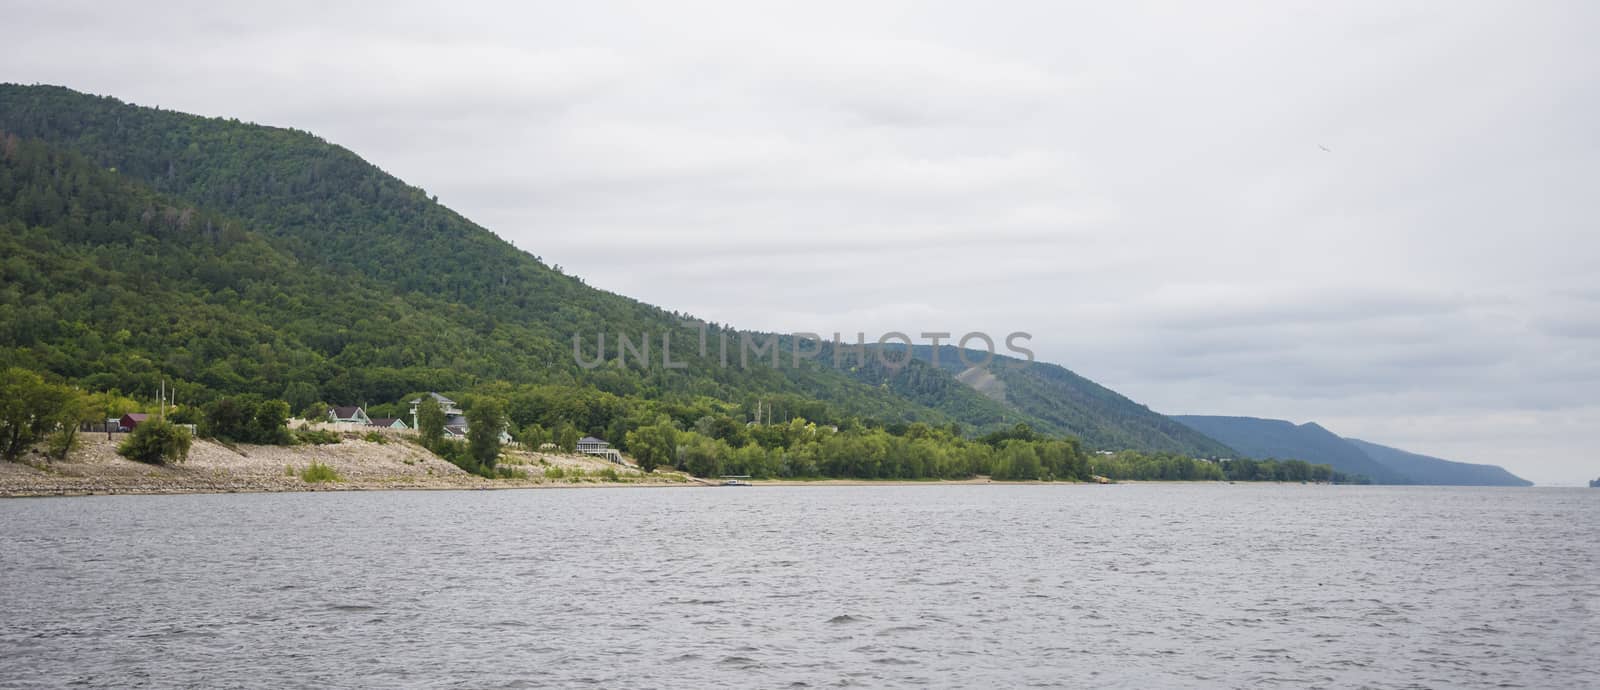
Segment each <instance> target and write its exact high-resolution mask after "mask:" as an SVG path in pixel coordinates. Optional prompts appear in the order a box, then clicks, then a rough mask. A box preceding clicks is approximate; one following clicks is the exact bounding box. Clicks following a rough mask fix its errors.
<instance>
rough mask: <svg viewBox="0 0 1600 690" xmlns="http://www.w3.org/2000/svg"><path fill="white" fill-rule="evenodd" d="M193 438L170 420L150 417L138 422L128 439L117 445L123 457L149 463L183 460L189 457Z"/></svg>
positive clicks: (158, 463)
mask: <svg viewBox="0 0 1600 690" xmlns="http://www.w3.org/2000/svg"><path fill="white" fill-rule="evenodd" d="M191 443H193V439H191V438H189V432H188V430H186V429H184V428H182V427H179V426H177V425H174V424H173V423H172V422H168V421H164V420H159V419H151V420H148V421H145V422H144V423H142V424H140V425H139V426H138V427H137V428H135V429H134V430H133V433H132V434H129V435H128V440H126V441H123V442H122V445H120V446H117V452H118V453H120V454H121V455H122V456H123V457H125V458H127V459H129V460H134V461H137V462H142V463H145V464H149V465H165V464H167V463H169V462H183V461H184V460H186V459H188V457H189V446H190V444H191Z"/></svg>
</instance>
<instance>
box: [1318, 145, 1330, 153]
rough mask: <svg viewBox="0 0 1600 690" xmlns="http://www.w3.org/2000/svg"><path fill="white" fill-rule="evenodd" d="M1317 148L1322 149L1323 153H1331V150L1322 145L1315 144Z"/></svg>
mask: <svg viewBox="0 0 1600 690" xmlns="http://www.w3.org/2000/svg"><path fill="white" fill-rule="evenodd" d="M1317 148H1319V149H1322V150H1323V151H1326V152H1328V153H1333V149H1330V148H1328V147H1326V146H1323V145H1322V144H1317Z"/></svg>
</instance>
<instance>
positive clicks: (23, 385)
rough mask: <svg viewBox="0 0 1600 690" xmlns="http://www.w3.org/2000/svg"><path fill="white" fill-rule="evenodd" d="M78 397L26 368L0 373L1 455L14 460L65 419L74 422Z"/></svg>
mask: <svg viewBox="0 0 1600 690" xmlns="http://www.w3.org/2000/svg"><path fill="white" fill-rule="evenodd" d="M78 397H79V395H78V392H77V391H75V390H73V389H71V388H68V387H66V386H60V385H56V384H51V383H46V382H45V380H44V378H43V377H41V376H39V375H38V374H35V373H33V372H31V371H27V370H25V369H18V368H11V369H6V370H5V371H3V372H0V458H3V459H5V460H10V461H15V460H16V459H17V458H20V457H22V454H23V453H24V452H26V451H27V450H28V449H29V448H31V447H32V446H33V444H35V443H38V442H39V441H41V440H43V439H44V437H45V436H46V435H48V434H49V433H50V432H52V431H55V430H56V429H58V428H60V427H61V426H62V424H63V423H68V422H67V420H70V423H71V424H74V425H75V424H77V421H78V417H77V414H78V410H79V407H78V405H77V403H76V400H77V399H78Z"/></svg>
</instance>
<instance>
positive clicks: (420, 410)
mask: <svg viewBox="0 0 1600 690" xmlns="http://www.w3.org/2000/svg"><path fill="white" fill-rule="evenodd" d="M417 434H418V435H420V436H421V437H422V445H423V446H426V447H428V448H435V447H437V446H438V445H439V442H440V441H442V440H444V410H442V409H440V408H439V401H437V400H434V399H433V396H431V395H424V396H422V402H420V403H418V404H417Z"/></svg>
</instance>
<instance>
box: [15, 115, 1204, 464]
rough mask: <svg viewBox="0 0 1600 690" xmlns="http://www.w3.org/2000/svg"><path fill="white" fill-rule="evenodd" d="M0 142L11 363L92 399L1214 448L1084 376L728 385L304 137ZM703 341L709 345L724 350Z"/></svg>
mask: <svg viewBox="0 0 1600 690" xmlns="http://www.w3.org/2000/svg"><path fill="white" fill-rule="evenodd" d="M0 140H3V141H4V142H6V143H5V144H4V146H5V147H6V153H5V155H4V156H0V160H3V165H0V245H3V247H4V250H5V251H4V259H3V260H0V273H3V277H4V284H3V285H4V287H3V289H0V321H3V322H4V323H6V324H7V325H8V326H10V327H9V328H7V329H5V332H4V333H0V365H14V366H22V367H25V368H29V369H34V370H39V371H46V372H50V373H52V374H54V375H56V376H60V377H62V378H65V379H68V380H71V381H74V382H77V383H79V384H80V385H83V386H85V387H88V388H93V389H97V390H105V389H118V390H121V391H124V392H129V393H134V394H141V395H148V394H149V392H150V391H152V390H154V388H155V387H156V386H157V385H158V383H159V382H160V381H161V380H163V379H166V380H168V381H169V382H173V383H174V384H175V386H176V389H177V395H178V397H179V399H180V400H189V401H204V400H207V399H211V398H214V397H215V396H218V395H223V394H235V393H254V394H260V395H264V396H271V397H281V398H286V399H291V400H292V399H295V398H299V399H305V398H310V399H314V400H321V401H326V402H331V403H344V404H348V403H360V402H372V403H382V402H391V401H396V400H398V399H400V398H401V397H403V396H405V395H407V394H409V393H413V392H415V391H421V390H441V391H470V390H476V389H482V388H484V387H498V389H502V390H503V389H505V388H506V387H507V386H511V387H516V386H529V385H547V386H564V387H573V388H582V389H592V390H595V391H598V392H603V393H605V394H607V395H614V396H628V397H630V398H635V399H648V400H661V401H680V402H684V401H708V400H709V401H723V403H722V404H723V409H724V410H725V411H726V412H727V413H729V414H732V415H733V416H735V417H738V416H743V417H745V418H750V416H751V415H752V414H753V413H754V410H755V408H756V406H757V405H758V404H760V405H762V406H763V409H764V410H773V411H776V412H778V413H779V414H780V415H782V416H783V417H801V416H803V417H806V418H807V419H810V420H812V421H820V422H839V421H844V420H846V419H849V418H861V419H871V420H877V421H879V422H882V423H910V422H924V423H927V424H930V425H935V426H946V425H949V424H951V423H955V424H959V425H961V427H962V428H963V430H964V431H966V432H967V433H980V432H983V431H986V430H993V429H999V428H1009V427H1010V426H1011V425H1014V424H1016V423H1018V422H1023V423H1027V424H1030V425H1031V426H1033V427H1034V428H1035V429H1038V430H1039V431H1041V432H1045V433H1050V434H1065V433H1074V434H1080V435H1082V436H1084V438H1085V439H1087V440H1088V443H1090V444H1091V445H1093V446H1096V447H1110V448H1132V449H1139V450H1152V451H1175V452H1193V453H1197V454H1214V451H1215V450H1216V449H1217V448H1220V446H1218V445H1217V444H1214V443H1208V442H1207V441H1208V440H1206V439H1204V438H1203V437H1200V436H1198V435H1197V434H1192V433H1190V434H1189V435H1188V436H1187V437H1185V436H1183V435H1182V434H1177V435H1174V434H1173V433H1172V432H1171V431H1170V430H1168V431H1161V432H1160V433H1153V432H1152V431H1151V430H1152V429H1161V428H1163V425H1165V426H1167V427H1177V428H1178V429H1180V430H1182V427H1181V426H1178V425H1175V424H1172V423H1171V422H1170V420H1164V419H1163V418H1160V417H1159V415H1155V414H1154V413H1151V412H1149V410H1147V409H1145V408H1143V407H1140V406H1137V405H1135V404H1133V403H1132V402H1131V401H1127V400H1126V399H1125V398H1122V397H1121V396H1118V395H1116V394H1115V393H1112V392H1111V391H1108V390H1105V389H1103V388H1099V387H1098V386H1094V385H1093V384H1092V383H1091V382H1087V381H1086V380H1082V379H1076V377H1072V378H1073V379H1074V381H1073V382H1072V385H1071V386H1067V387H1066V388H1065V389H1062V388H1060V387H1058V388H1050V387H1049V386H1047V385H1045V384H1038V385H1035V377H1032V376H1024V377H1021V378H1019V379H1017V382H1016V383H1015V384H1014V389H1015V390H1016V391H1017V392H1018V396H1019V397H1018V400H1019V401H1021V402H1020V403H1019V402H1011V401H1006V400H1005V399H1003V398H1002V399H995V398H993V397H992V396H985V395H984V394H982V393H980V392H979V391H977V390H974V389H973V388H971V387H969V386H968V385H965V384H963V383H962V382H961V381H958V380H957V379H956V377H955V375H954V374H955V373H957V372H950V371H947V370H944V369H941V368H936V367H933V366H930V365H928V364H926V363H923V362H920V361H919V362H913V363H912V364H911V365H910V366H907V367H905V368H903V369H899V370H889V369H886V368H884V367H882V366H879V365H876V364H874V363H871V362H869V363H868V364H866V365H860V366H852V367H846V368H843V369H835V368H833V367H832V366H831V364H826V365H825V364H822V363H818V362H809V363H802V365H801V366H800V367H798V368H795V367H791V366H789V362H788V358H787V357H784V358H783V359H784V366H782V367H780V368H776V369H774V368H770V367H767V366H754V367H751V368H748V369H745V368H741V367H739V366H738V365H737V363H736V361H737V356H735V357H734V358H733V359H734V360H735V364H734V365H733V366H727V367H724V366H722V365H721V364H720V362H719V358H718V356H717V353H716V352H715V348H713V350H712V352H710V353H708V355H707V356H704V357H702V356H700V355H699V354H698V353H697V352H696V348H695V347H693V346H692V345H693V344H697V343H698V341H699V338H700V330H699V328H698V327H697V326H694V325H689V324H686V323H684V320H685V319H687V318H688V317H687V316H686V315H682V314H678V313H674V312H670V311H667V310H664V309H661V308H658V307H654V306H651V305H648V304H644V303H642V302H639V301H637V300H634V299H630V298H627V297H623V296H620V295H616V294H612V293H609V292H605V291H602V290H598V289H595V288H592V287H589V286H587V285H585V284H584V283H583V281H582V280H581V279H580V278H577V277H573V276H569V275H565V274H563V273H562V272H560V271H559V270H556V269H554V268H551V267H550V266H547V265H546V264H545V263H543V262H542V261H541V260H540V259H539V258H538V257H536V256H532V255H530V254H528V253H527V252H524V251H522V250H519V249H517V248H516V247H514V246H512V245H511V244H509V243H507V242H505V241H503V240H501V239H500V238H498V237H496V236H495V235H494V234H493V233H491V232H489V231H488V230H486V229H484V228H482V227H479V226H477V225H475V224H473V223H472V222H471V221H469V220H467V219H465V218H463V217H462V216H460V215H459V214H456V213H455V212H453V211H451V210H450V209H448V208H446V207H444V206H442V205H440V204H438V203H437V202H436V201H435V200H434V199H432V198H430V197H429V196H428V195H427V194H426V193H425V192H424V191H423V190H421V189H418V188H415V187H412V186H409V185H407V184H405V183H404V182H402V181H400V180H398V179H396V178H395V177H393V176H391V175H388V174H387V173H384V172H383V171H382V170H380V169H378V168H377V167H375V166H373V165H371V164H369V163H367V162H365V161H363V160H362V159H361V158H359V157H358V156H356V155H355V154H354V153H351V152H350V151H348V150H345V149H343V148H340V147H338V146H335V145H332V144H329V143H328V142H325V141H323V140H321V139H319V138H317V137H315V136H313V135H311V134H308V133H305V132H300V131H296V130H290V129H281V128H275V127H266V126H260V125H255V124H248V123H243V122H239V121H237V120H227V119H220V118H204V117H198V116H194V115H187V114H183V113H176V112H171V111H165V110H159V109H154V108H144V107H138V106H134V105H130V104H126V103H123V102H121V101H118V100H116V99H113V98H105V97H97V96H89V95H85V94H80V93H77V92H74V91H71V90H69V89H65V88H60V87H50V86H18V85H0ZM708 328H709V333H710V336H711V339H712V341H713V342H715V341H716V339H717V336H718V335H719V334H720V333H721V332H723V331H724V330H725V329H726V327H724V326H721V325H718V324H710V325H709V326H708ZM601 332H604V333H606V334H608V346H609V347H608V355H609V356H611V357H613V358H614V357H615V352H616V341H615V336H616V334H618V333H625V334H646V333H648V334H651V335H652V337H654V338H659V337H660V336H661V334H663V333H669V332H670V333H671V334H672V339H673V342H674V344H675V347H674V349H673V353H672V354H673V359H674V360H676V361H684V362H686V364H687V366H686V368H683V369H671V370H669V369H665V368H663V367H661V366H659V360H658V361H657V362H656V364H657V366H653V367H651V368H648V369H645V368H639V367H618V366H614V365H613V364H608V365H606V366H602V367H600V368H597V369H584V368H582V367H580V366H578V364H577V363H576V362H575V361H574V358H573V353H572V341H571V337H572V335H573V334H574V333H582V334H585V336H586V338H585V342H586V345H585V347H586V354H589V353H592V348H593V343H594V335H595V334H597V333H601ZM727 332H728V333H729V335H730V340H731V341H732V342H734V343H737V342H738V339H739V335H740V333H739V332H737V331H731V330H730V331H727ZM652 357H653V358H657V359H658V358H659V343H658V344H657V346H656V348H655V350H654V351H653V353H652ZM828 360H829V358H828V357H826V356H825V357H824V358H822V362H827V361H828ZM1040 371H1041V372H1043V373H1041V374H1039V375H1038V376H1039V377H1040V378H1039V380H1041V381H1048V380H1049V378H1050V377H1051V376H1059V374H1056V373H1054V372H1055V371H1059V372H1063V373H1065V374H1066V375H1067V376H1071V375H1070V372H1065V370H1061V369H1059V368H1055V369H1054V370H1052V369H1050V368H1049V367H1041V368H1040ZM1039 388H1042V389H1044V390H1045V392H1043V393H1041V392H1038V391H1037V390H1036V389H1039ZM1066 389H1071V390H1080V391H1081V392H1082V394H1081V395H1078V397H1076V398H1072V397H1071V396H1069V395H1066V394H1064V393H1062V392H1061V391H1062V390H1066ZM1057 402H1061V403H1063V405H1064V406H1065V408H1064V409H1060V410H1057V409H1052V408H1053V406H1054V405H1055V404H1056V403H1057ZM684 404H688V403H687V402H684ZM696 404H701V405H704V404H705V403H696ZM783 417H780V419H781V418H783ZM599 418H603V415H601V416H600V417H599ZM605 428H610V427H609V426H607V427H605Z"/></svg>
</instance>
